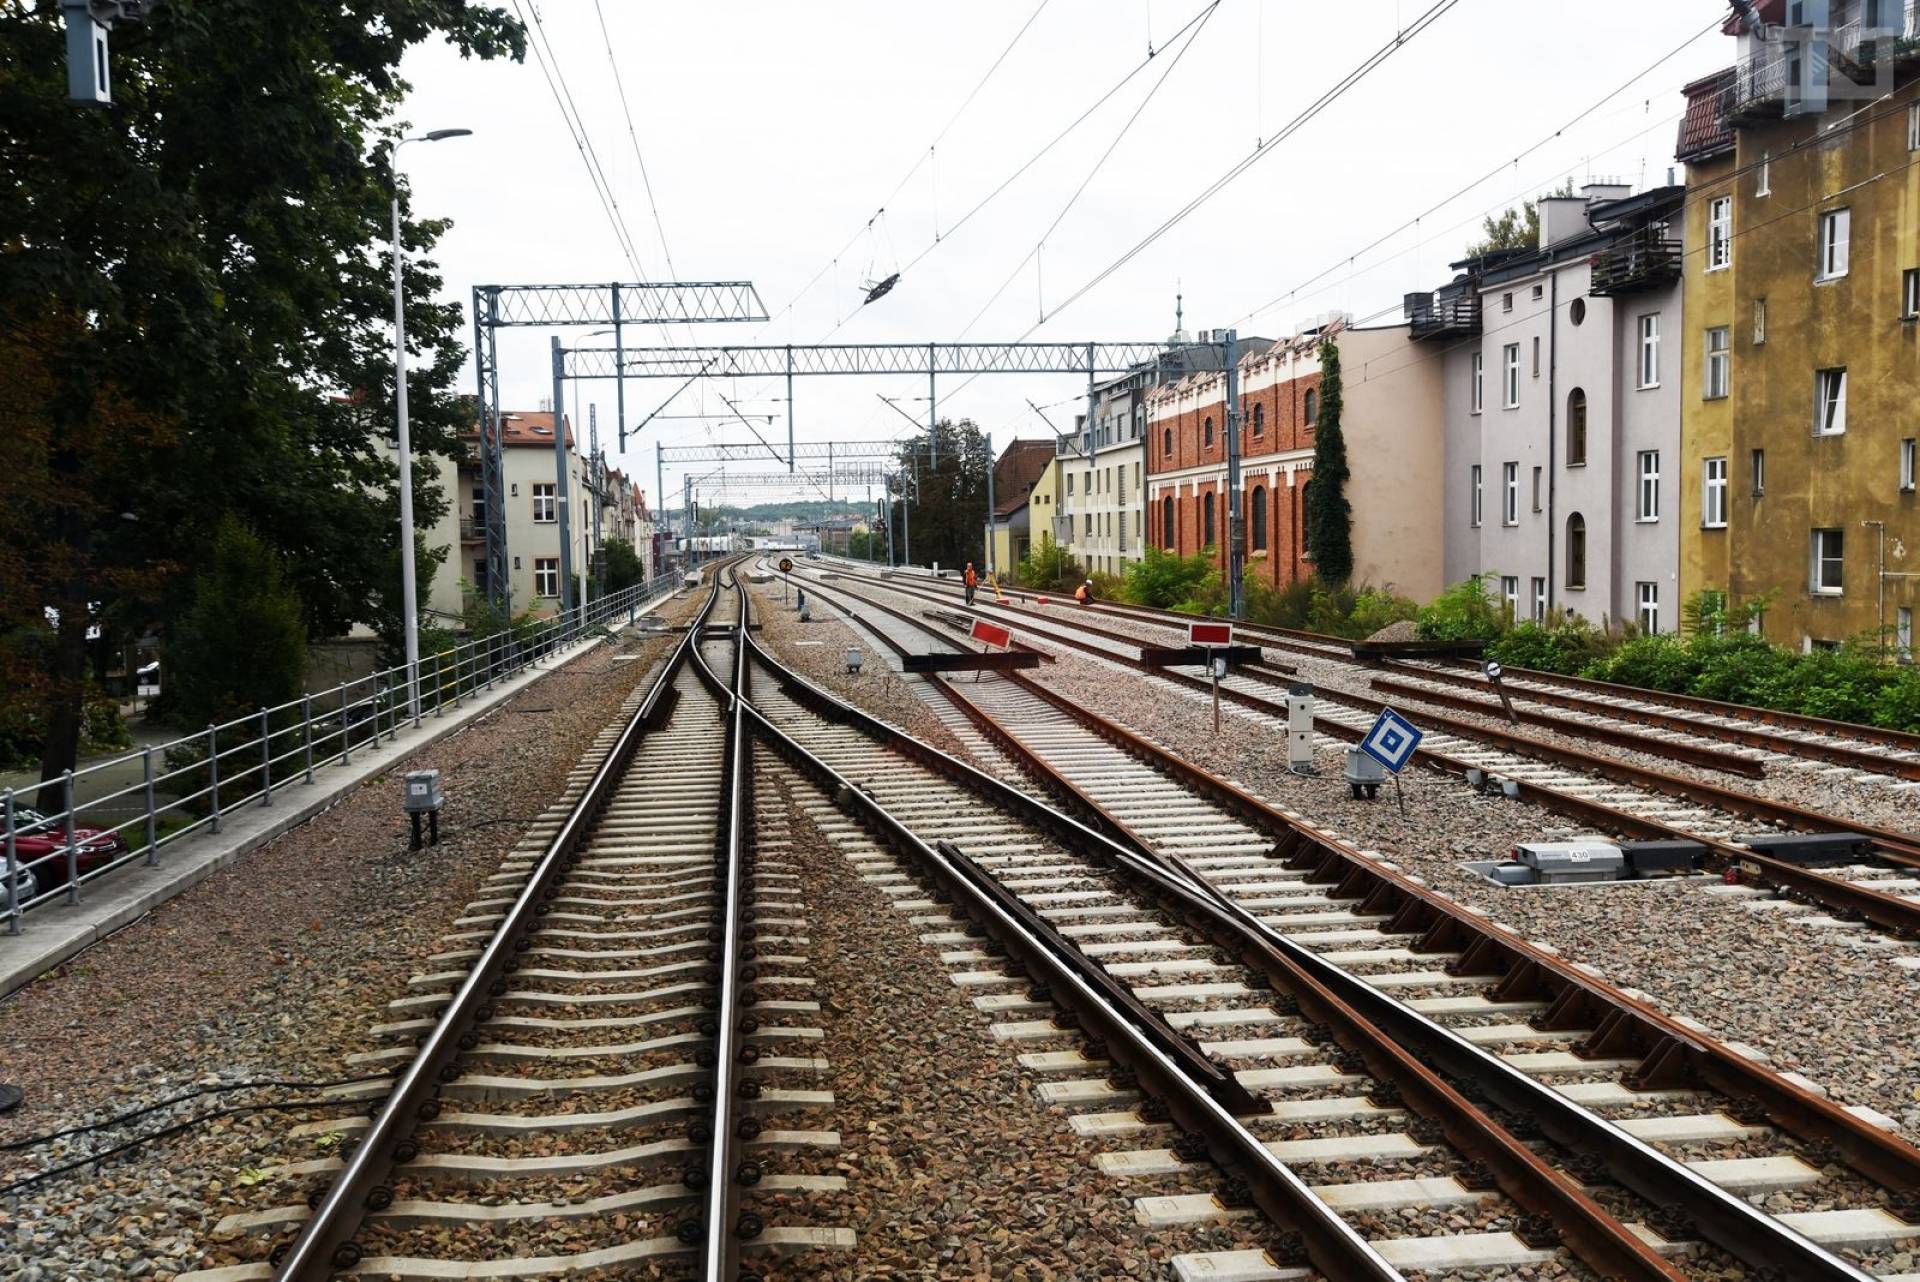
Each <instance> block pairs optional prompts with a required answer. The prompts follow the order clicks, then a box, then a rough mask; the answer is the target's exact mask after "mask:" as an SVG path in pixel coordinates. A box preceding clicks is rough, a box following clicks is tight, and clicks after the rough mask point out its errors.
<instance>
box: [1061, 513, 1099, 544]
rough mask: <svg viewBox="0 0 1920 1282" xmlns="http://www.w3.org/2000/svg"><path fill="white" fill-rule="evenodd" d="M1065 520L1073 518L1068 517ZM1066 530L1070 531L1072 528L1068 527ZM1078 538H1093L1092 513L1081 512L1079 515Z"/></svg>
mask: <svg viewBox="0 0 1920 1282" xmlns="http://www.w3.org/2000/svg"><path fill="white" fill-rule="evenodd" d="M1067 519H1068V520H1069V521H1071V520H1072V519H1073V518H1072V517H1068V518H1067ZM1067 528H1068V529H1072V528H1073V527H1072V526H1068V527H1067ZM1080 537H1081V538H1083V539H1090V538H1092V537H1093V513H1091V512H1082V513H1081V514H1080Z"/></svg>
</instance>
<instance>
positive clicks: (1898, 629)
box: [1893, 605, 1913, 663]
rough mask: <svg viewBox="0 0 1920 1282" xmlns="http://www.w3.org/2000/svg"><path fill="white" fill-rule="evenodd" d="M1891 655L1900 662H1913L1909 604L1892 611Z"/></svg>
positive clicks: (1911, 612) (1911, 619) (1911, 609)
mask: <svg viewBox="0 0 1920 1282" xmlns="http://www.w3.org/2000/svg"><path fill="white" fill-rule="evenodd" d="M1893 657H1894V658H1896V659H1898V660H1900V662H1902V663H1912V662H1913V607H1912V606H1910V605H1903V606H1901V607H1900V608H1899V609H1897V610H1895V611H1894V612H1893Z"/></svg>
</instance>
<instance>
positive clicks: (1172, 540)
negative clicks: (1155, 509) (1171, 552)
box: [1160, 494, 1179, 549]
mask: <svg viewBox="0 0 1920 1282" xmlns="http://www.w3.org/2000/svg"><path fill="white" fill-rule="evenodd" d="M1177 543H1179V539H1178V538H1177V537H1175V534H1174V528H1173V495H1171V494H1169V495H1167V497H1165V498H1163V499H1161V500H1160V544H1161V546H1162V547H1165V548H1168V549H1172V548H1173V547H1174V546H1175V545H1176V544H1177Z"/></svg>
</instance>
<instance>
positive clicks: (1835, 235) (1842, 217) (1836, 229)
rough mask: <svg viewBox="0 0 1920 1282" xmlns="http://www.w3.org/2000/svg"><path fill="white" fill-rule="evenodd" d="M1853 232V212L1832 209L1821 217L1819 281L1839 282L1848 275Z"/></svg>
mask: <svg viewBox="0 0 1920 1282" xmlns="http://www.w3.org/2000/svg"><path fill="white" fill-rule="evenodd" d="M1852 232H1853V211H1852V210H1851V209H1832V210H1828V211H1827V212H1826V213H1824V214H1822V215H1820V261H1819V265H1818V266H1819V270H1818V275H1817V279H1819V280H1838V279H1839V278H1840V277H1842V276H1845V275H1846V274H1847V248H1848V246H1847V242H1848V240H1849V238H1850V237H1851V236H1852Z"/></svg>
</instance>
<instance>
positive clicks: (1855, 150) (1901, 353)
mask: <svg viewBox="0 0 1920 1282" xmlns="http://www.w3.org/2000/svg"><path fill="white" fill-rule="evenodd" d="M1740 34H1741V39H1742V42H1743V45H1742V52H1743V58H1742V62H1741V63H1740V64H1739V65H1738V66H1736V67H1735V68H1733V69H1731V70H1730V71H1729V72H1727V73H1723V74H1722V76H1720V77H1713V78H1709V80H1705V81H1701V82H1698V83H1697V84H1696V85H1694V86H1691V87H1690V88H1689V103H1688V115H1687V123H1686V124H1685V125H1683V128H1682V134H1681V148H1680V157H1679V158H1680V159H1681V160H1682V161H1683V162H1684V163H1686V164H1687V166H1688V173H1687V179H1688V181H1687V185H1688V189H1689V190H1688V198H1687V224H1688V225H1687V242H1686V243H1687V246H1688V251H1687V259H1686V267H1685V275H1684V300H1685V304H1684V315H1685V317H1686V320H1685V324H1686V334H1685V340H1684V351H1685V353H1686V357H1685V367H1684V370H1685V378H1686V383H1685V386H1684V394H1683V401H1682V442H1683V446H1682V453H1683V460H1684V464H1683V471H1682V486H1683V490H1682V492H1683V496H1684V501H1685V507H1684V509H1683V518H1682V524H1681V540H1680V572H1681V589H1682V593H1683V596H1691V595H1692V594H1694V593H1696V592H1698V591H1701V590H1703V589H1705V590H1715V591H1720V590H1724V591H1726V592H1727V593H1728V597H1729V600H1730V602H1731V603H1732V604H1733V605H1735V606H1746V605H1755V606H1759V607H1760V608H1761V610H1762V613H1761V615H1760V618H1759V622H1758V626H1759V627H1760V630H1761V631H1762V632H1764V634H1765V635H1766V636H1767V637H1768V638H1769V639H1770V640H1773V641H1775V642H1777V643H1779V644H1782V645H1787V646H1792V647H1795V648H1817V647H1827V646H1832V645H1836V644H1839V643H1842V642H1844V641H1846V640H1848V639H1850V638H1858V637H1867V638H1869V639H1872V640H1878V641H1881V642H1883V643H1884V644H1885V645H1886V646H1887V647H1888V648H1889V650H1890V651H1893V652H1896V653H1899V652H1901V651H1902V650H1904V651H1905V652H1906V653H1908V654H1910V650H1911V632H1912V609H1913V606H1914V604H1915V599H1916V597H1920V575H1916V574H1915V573H1914V572H1916V571H1920V507H1917V505H1916V496H1915V490H1914V480H1915V477H1914V469H1915V460H1914V448H1915V437H1916V436H1917V435H1920V66H1915V65H1911V64H1903V65H1902V66H1901V67H1900V68H1898V69H1895V68H1891V67H1883V68H1880V69H1879V73H1880V74H1883V75H1887V76H1888V77H1889V78H1890V79H1891V80H1893V83H1892V86H1891V92H1887V91H1886V90H1884V89H1881V90H1876V91H1875V92H1876V93H1878V94H1879V96H1878V97H1868V96H1866V95H1865V94H1863V93H1858V92H1849V91H1848V90H1847V86H1846V84H1844V83H1842V82H1841V81H1840V80H1839V79H1838V78H1839V77H1840V76H1841V74H1842V73H1841V67H1842V66H1843V63H1842V60H1840V59H1839V58H1838V56H1837V55H1836V56H1835V58H1834V60H1833V65H1834V67H1835V70H1834V71H1833V73H1832V75H1833V76H1834V77H1836V80H1835V83H1834V84H1833V85H1832V86H1830V87H1828V88H1827V96H1826V98H1825V100H1824V102H1822V101H1821V98H1820V93H1821V88H1822V87H1821V86H1819V85H1817V84H1803V83H1801V79H1800V78H1799V77H1796V76H1793V75H1788V74H1781V75H1779V76H1772V75H1768V74H1764V73H1765V72H1766V70H1767V67H1768V64H1769V61H1770V60H1776V59H1777V60H1785V59H1798V58H1801V57H1804V56H1805V50H1806V49H1807V48H1808V39H1809V38H1810V37H1809V36H1808V35H1807V34H1806V33H1801V34H1800V35H1798V36H1796V34H1795V32H1794V31H1793V30H1792V29H1789V30H1788V31H1787V32H1786V34H1784V35H1780V34H1775V35H1772V36H1763V35H1761V34H1759V33H1740ZM1889 56H1890V55H1889ZM1873 71H1874V68H1871V67H1860V68H1856V74H1857V75H1858V77H1859V78H1860V79H1861V80H1865V79H1866V78H1867V76H1868V75H1869V74H1870V73H1872V72H1873ZM1896 71H1897V77H1896V75H1895V72H1896Z"/></svg>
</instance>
